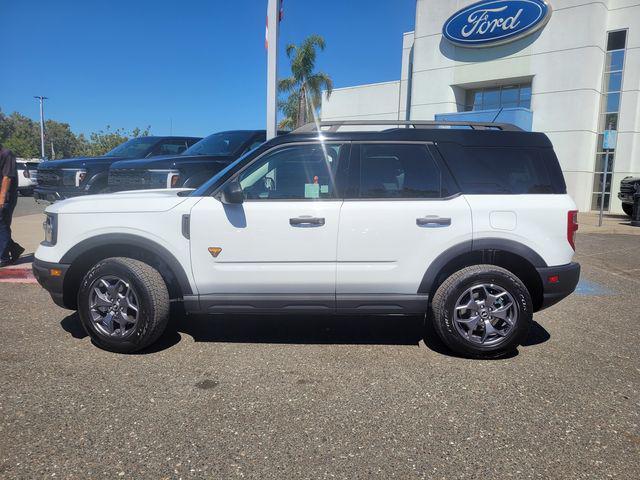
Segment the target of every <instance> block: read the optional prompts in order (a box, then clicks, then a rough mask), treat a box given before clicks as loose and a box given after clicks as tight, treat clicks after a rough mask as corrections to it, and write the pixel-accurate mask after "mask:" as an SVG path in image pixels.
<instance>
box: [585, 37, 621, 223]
mask: <svg viewBox="0 0 640 480" xmlns="http://www.w3.org/2000/svg"><path fill="white" fill-rule="evenodd" d="M626 45H627V31H626V30H618V31H615V32H609V33H607V54H606V57H605V64H604V78H603V79H602V101H601V104H600V118H599V121H598V147H597V153H596V161H595V167H594V175H593V189H592V192H593V194H592V199H591V209H592V210H599V209H600V203H601V201H602V195H603V194H604V210H606V211H609V208H610V205H611V181H612V179H613V165H614V161H615V152H616V139H617V133H618V115H619V113H620V97H621V95H622V76H623V72H624V59H625V53H626V50H625V49H626ZM603 179H604V180H605V187H604V192H603V191H602V181H603Z"/></svg>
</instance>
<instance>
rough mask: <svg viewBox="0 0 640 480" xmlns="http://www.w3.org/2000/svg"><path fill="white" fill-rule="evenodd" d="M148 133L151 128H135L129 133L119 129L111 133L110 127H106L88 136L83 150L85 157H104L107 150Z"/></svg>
mask: <svg viewBox="0 0 640 480" xmlns="http://www.w3.org/2000/svg"><path fill="white" fill-rule="evenodd" d="M150 131H151V127H147V128H145V129H144V130H142V129H140V128H137V127H136V128H134V129H133V130H132V131H131V132H127V131H126V130H124V129H120V128H117V129H115V130H113V131H112V130H111V126H110V125H107V128H106V129H105V130H100V131H99V132H93V133H91V135H89V142H88V144H87V147H86V150H85V155H87V156H94V157H97V156H100V155H104V154H105V153H107V152H108V151H109V150H113V149H114V148H116V147H117V146H118V145H120V144H121V143H124V142H126V141H127V140H129V139H131V138H136V137H145V136H147V135H150Z"/></svg>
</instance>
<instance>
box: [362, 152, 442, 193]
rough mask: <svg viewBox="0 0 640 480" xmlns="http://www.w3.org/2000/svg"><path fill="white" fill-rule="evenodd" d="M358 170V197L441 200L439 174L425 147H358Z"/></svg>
mask: <svg viewBox="0 0 640 480" xmlns="http://www.w3.org/2000/svg"><path fill="white" fill-rule="evenodd" d="M359 171H360V178H359V192H358V194H357V196H358V197H359V198H439V197H440V190H441V189H440V184H441V176H440V171H439V169H438V167H437V165H436V164H435V161H434V160H433V158H432V156H431V154H430V153H429V150H428V149H427V146H426V145H408V144H406V145H400V144H396V145H393V144H379V145H361V146H360V168H359Z"/></svg>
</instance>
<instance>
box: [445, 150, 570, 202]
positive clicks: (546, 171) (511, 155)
mask: <svg viewBox="0 0 640 480" xmlns="http://www.w3.org/2000/svg"><path fill="white" fill-rule="evenodd" d="M439 148H440V150H441V152H442V154H443V156H444V158H445V161H446V163H447V165H448V166H449V168H450V170H451V172H452V173H453V176H454V177H455V179H456V181H457V182H458V184H459V185H460V189H461V190H462V193H465V194H469V195H473V194H476V195H482V194H493V195H496V194H510V195H521V194H563V193H566V185H565V183H564V178H563V176H562V171H561V170H560V166H559V164H558V160H557V158H556V156H555V154H554V153H553V150H552V149H547V148H534V147H476V146H470V147H463V146H461V145H456V144H441V145H440V146H439Z"/></svg>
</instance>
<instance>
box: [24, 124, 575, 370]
mask: <svg viewBox="0 0 640 480" xmlns="http://www.w3.org/2000/svg"><path fill="white" fill-rule="evenodd" d="M373 123H375V126H374V125H373V124H372V123H371V122H337V123H330V122H329V123H321V124H320V125H318V126H314V125H310V126H306V127H302V128H300V129H298V130H296V131H294V132H293V133H290V134H287V135H282V136H279V137H276V138H274V139H272V140H270V141H268V142H266V143H264V144H263V145H262V146H260V147H258V148H257V149H255V150H253V151H251V152H249V153H247V154H246V155H244V156H242V157H240V158H239V159H238V160H237V161H235V162H234V163H232V164H230V165H229V166H228V167H227V168H225V169H223V170H221V171H220V172H218V173H217V174H216V175H215V176H214V177H212V178H211V179H210V180H209V181H208V182H206V183H204V184H203V185H202V186H201V187H199V188H198V189H196V190H186V189H174V190H170V189H166V190H148V191H139V192H121V193H115V194H111V195H109V196H102V195H97V196H89V197H83V198H77V199H71V200H67V201H64V202H60V203H57V204H54V205H52V206H50V207H48V208H47V210H46V222H45V224H44V228H45V240H44V241H43V243H42V244H41V246H40V247H39V248H38V250H37V252H36V260H35V262H34V264H33V269H34V273H35V275H36V277H37V279H38V281H39V282H40V283H41V285H42V286H44V288H46V289H47V290H48V291H49V292H50V293H51V296H52V297H53V299H54V301H55V302H56V303H57V304H58V305H61V306H63V307H65V308H68V309H75V310H78V312H79V316H80V319H81V322H82V324H83V326H84V328H85V329H86V330H87V332H88V334H89V335H90V336H91V338H92V339H93V341H94V342H95V343H96V344H97V345H98V346H100V347H101V348H105V349H108V350H112V351H117V352H133V351H136V350H139V349H142V348H144V347H146V346H148V345H150V344H152V343H153V342H155V341H156V340H157V339H158V337H159V336H160V335H161V333H162V331H163V330H164V329H165V326H166V325H167V321H168V317H169V306H170V302H182V304H183V305H184V308H185V310H186V311H187V312H192V313H218V314H229V313H255V314H278V315H281V314H297V315H304V314H310V313H314V314H316V313H327V314H367V315H372V314H374V315H389V316H390V319H389V321H393V316H394V315H414V314H419V315H426V316H427V318H428V319H429V320H430V321H432V322H433V324H434V325H435V328H436V331H437V332H438V334H439V336H440V337H441V338H442V340H443V341H444V342H445V343H446V344H447V345H448V346H449V347H450V348H451V349H453V350H454V351H455V352H458V353H460V354H463V355H468V356H472V357H482V356H499V355H502V354H505V353H507V352H509V351H512V350H513V349H515V348H516V347H517V346H518V345H519V344H520V343H521V342H523V341H524V340H525V338H526V336H527V332H528V330H529V327H530V326H531V323H532V315H533V313H534V312H536V311H539V310H541V309H543V308H546V307H548V306H550V305H553V304H554V303H556V302H558V301H559V300H561V299H562V298H564V297H566V296H567V295H569V294H570V293H571V292H573V290H574V289H575V287H576V284H577V283H578V277H579V274H580V267H579V265H578V264H576V263H572V258H573V254H574V250H575V244H574V237H575V232H576V230H577V228H578V226H577V212H576V207H575V204H574V202H573V200H572V199H571V198H570V197H569V196H568V195H567V193H566V186H565V182H564V179H563V175H562V172H561V170H560V166H559V164H558V160H557V158H556V155H555V154H554V151H553V148H552V145H551V143H550V142H549V139H548V138H547V137H546V136H545V135H544V134H541V133H530V132H523V131H520V130H519V129H518V128H517V127H513V126H510V125H499V124H477V123H472V124H469V123H465V124H458V123H455V122H448V123H440V122H418V121H415V122H395V121H393V122H373ZM350 127H355V128H350ZM380 127H382V128H380ZM363 128H364V129H367V130H370V131H362V130H363ZM354 130H355V131H354ZM358 130H359V131H358Z"/></svg>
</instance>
